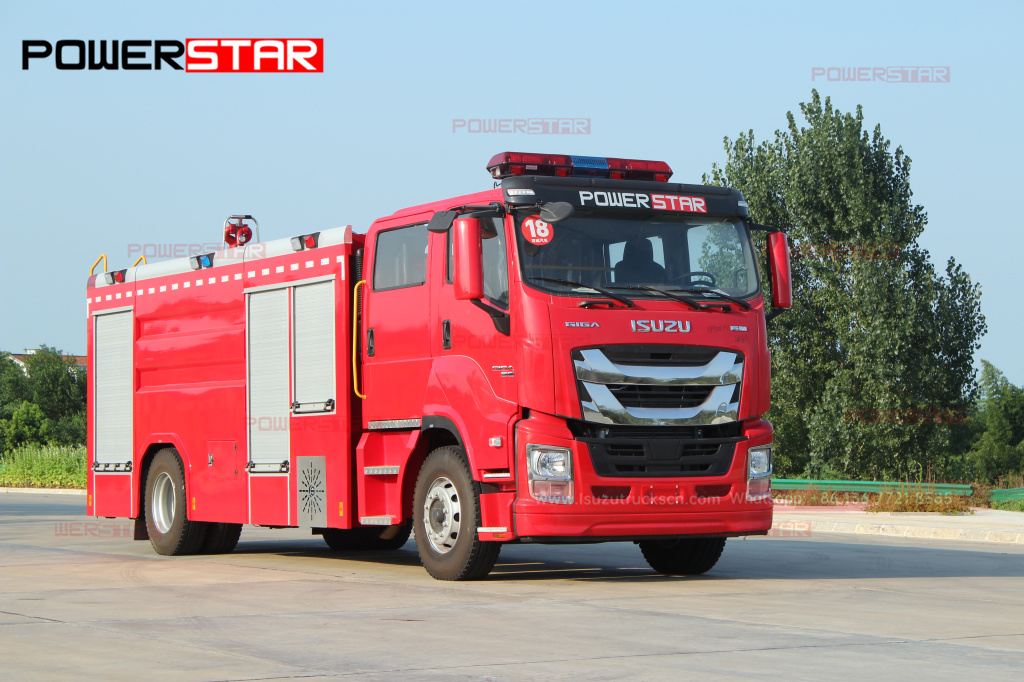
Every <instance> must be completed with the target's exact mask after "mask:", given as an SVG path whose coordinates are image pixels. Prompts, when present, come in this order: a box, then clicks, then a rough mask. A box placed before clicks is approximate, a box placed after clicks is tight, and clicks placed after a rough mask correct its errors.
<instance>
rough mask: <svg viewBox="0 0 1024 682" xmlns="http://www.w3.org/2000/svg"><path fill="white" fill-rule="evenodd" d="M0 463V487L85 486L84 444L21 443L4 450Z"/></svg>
mask: <svg viewBox="0 0 1024 682" xmlns="http://www.w3.org/2000/svg"><path fill="white" fill-rule="evenodd" d="M0 465H2V466H0V486H3V487H11V488H84V487H85V446H84V445H79V446H75V447H69V446H62V445H39V444H32V445H24V446H22V447H20V448H16V449H14V450H11V451H10V452H6V453H4V454H3V456H2V457H0Z"/></svg>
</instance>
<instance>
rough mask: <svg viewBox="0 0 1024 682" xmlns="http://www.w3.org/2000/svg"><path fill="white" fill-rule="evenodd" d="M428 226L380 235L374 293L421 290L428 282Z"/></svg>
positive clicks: (375, 266)
mask: <svg viewBox="0 0 1024 682" xmlns="http://www.w3.org/2000/svg"><path fill="white" fill-rule="evenodd" d="M427 235H428V233H427V225H426V223H424V224H422V225H411V226H409V227H400V228H398V229H396V230H388V231H386V232H381V233H380V234H378V235H377V248H376V250H375V252H374V256H373V290H374V291H381V290H384V289H398V288H401V287H414V286H419V285H420V284H423V283H424V282H426V281H427Z"/></svg>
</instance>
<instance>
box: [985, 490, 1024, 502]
mask: <svg viewBox="0 0 1024 682" xmlns="http://www.w3.org/2000/svg"><path fill="white" fill-rule="evenodd" d="M988 499H990V500H991V501H993V502H1009V501H1010V500H1024V488H1010V489H1008V490H993V491H992V493H991V494H990V495H989V498H988Z"/></svg>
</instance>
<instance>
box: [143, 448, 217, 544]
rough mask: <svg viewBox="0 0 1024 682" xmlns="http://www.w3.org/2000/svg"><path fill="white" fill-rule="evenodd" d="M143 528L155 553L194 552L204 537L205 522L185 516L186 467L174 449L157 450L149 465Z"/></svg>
mask: <svg viewBox="0 0 1024 682" xmlns="http://www.w3.org/2000/svg"><path fill="white" fill-rule="evenodd" d="M146 530H148V531H149V541H150V543H152V545H153V549H155V550H156V553H157V554H164V555H179V554H195V553H196V552H198V551H200V549H201V548H202V546H203V541H204V540H205V539H206V532H207V524H205V523H203V522H201V521H190V520H189V518H188V497H187V495H186V493H185V468H184V467H183V466H182V464H181V458H179V457H178V452H177V451H176V450H175V449H174V448H164V449H163V450H161V451H160V452H158V453H156V455H154V456H153V462H152V463H151V464H150V465H149V472H148V473H147V474H146ZM235 539H236V540H237V536H236V538H235Z"/></svg>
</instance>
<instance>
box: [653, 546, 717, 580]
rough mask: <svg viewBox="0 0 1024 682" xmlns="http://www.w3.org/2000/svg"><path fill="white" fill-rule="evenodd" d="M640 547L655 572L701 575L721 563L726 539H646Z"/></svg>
mask: <svg viewBox="0 0 1024 682" xmlns="http://www.w3.org/2000/svg"><path fill="white" fill-rule="evenodd" d="M639 544H640V551H641V552H642V553H643V555H644V559H646V560H647V563H648V564H649V565H650V567H651V568H653V569H654V570H655V571H658V572H659V573H664V574H665V575H700V574H701V573H707V572H708V571H710V570H711V569H712V568H713V567H714V565H715V564H716V563H718V559H719V557H721V556H722V550H723V549H725V538H693V539H686V540H669V541H663V540H644V541H641V542H640V543H639Z"/></svg>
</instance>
